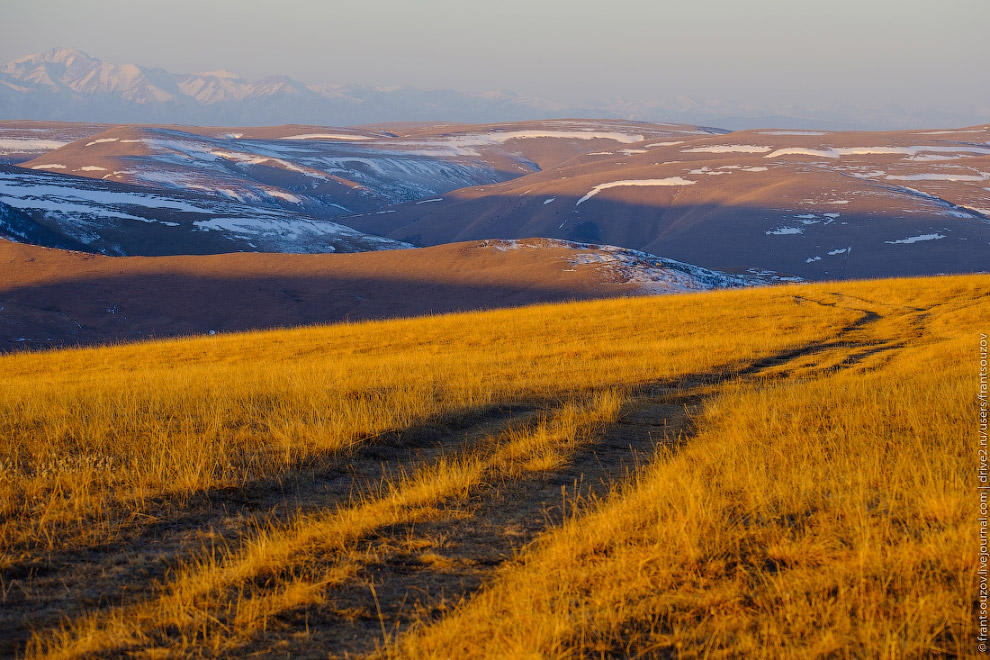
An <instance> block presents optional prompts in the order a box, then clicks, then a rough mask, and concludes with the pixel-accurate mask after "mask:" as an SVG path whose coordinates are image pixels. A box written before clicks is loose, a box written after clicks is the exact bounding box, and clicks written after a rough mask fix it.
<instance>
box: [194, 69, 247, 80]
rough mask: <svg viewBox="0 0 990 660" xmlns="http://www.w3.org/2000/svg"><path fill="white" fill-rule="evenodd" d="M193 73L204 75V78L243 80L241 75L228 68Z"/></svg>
mask: <svg viewBox="0 0 990 660" xmlns="http://www.w3.org/2000/svg"><path fill="white" fill-rule="evenodd" d="M192 75H194V76H202V77H203V78H227V79H231V80H242V78H241V77H240V76H239V75H237V74H236V73H234V72H232V71H227V70H226V69H219V70H217V71H200V72H198V73H194V74H192Z"/></svg>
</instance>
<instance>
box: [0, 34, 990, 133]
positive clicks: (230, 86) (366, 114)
mask: <svg viewBox="0 0 990 660" xmlns="http://www.w3.org/2000/svg"><path fill="white" fill-rule="evenodd" d="M336 64H338V63H337V62H328V67H327V68H328V70H330V71H333V70H334V66H335V65H336ZM334 75H337V76H341V75H344V74H340V73H336V74H334ZM338 82H339V81H338ZM650 84H653V83H650ZM555 117H583V118H617V119H629V120H640V121H676V122H681V123H688V124H706V125H712V126H722V127H725V128H731V129H736V130H738V129H744V128H766V127H777V128H827V129H833V130H834V129H849V130H852V129H877V128H911V127H915V126H923V125H927V126H931V125H934V124H935V123H937V124H938V125H963V124H966V123H972V122H974V121H979V119H978V118H979V117H982V115H981V114H980V112H979V111H978V109H974V108H972V107H970V106H969V105H966V104H960V106H959V109H958V111H957V112H956V113H955V114H954V115H953V114H952V112H944V111H943V112H942V113H941V114H940V115H939V116H938V118H937V119H936V118H935V117H934V116H933V115H931V114H928V113H926V112H923V111H919V110H918V109H911V108H907V109H905V108H901V107H897V106H894V105H892V104H888V105H885V106H884V107H875V108H874V107H870V108H866V107H864V108H858V107H853V106H852V105H851V104H850V103H848V102H842V103H840V102H836V103H835V104H833V105H830V106H829V105H821V104H819V105H815V106H813V107H811V106H807V105H800V104H790V105H756V104H753V103H752V102H748V103H739V102H735V101H732V100H730V99H719V100H700V99H696V98H693V97H691V96H688V95H685V94H680V93H675V92H673V91H671V92H670V94H668V95H667V98H666V100H663V101H649V102H647V101H641V100H639V101H637V100H630V99H625V98H603V99H600V100H594V101H590V100H589V101H586V102H583V103H581V104H567V103H560V102H556V101H553V100H549V99H544V98H535V97H533V96H525V95H520V94H517V93H514V92H511V91H488V92H483V93H469V92H463V91H456V90H453V89H432V90H423V89H416V88H413V87H408V86H405V87H398V88H376V87H371V86H367V85H360V84H329V83H328V82H327V81H317V83H316V84H314V83H309V82H305V83H304V82H300V81H298V80H294V79H292V78H290V77H289V76H287V75H276V76H270V77H267V78H264V79H261V80H257V81H248V80H245V79H244V78H242V77H240V76H239V75H238V74H237V73H236V72H230V71H224V70H220V71H209V72H203V73H189V74H186V73H172V72H169V71H166V70H164V69H160V68H149V67H145V66H140V65H138V64H116V63H110V62H104V61H101V60H99V59H97V58H95V57H91V56H89V55H87V54H86V53H83V52H82V51H79V50H75V49H72V48H53V49H51V50H48V51H46V52H44V53H40V54H34V55H28V56H25V57H21V58H18V59H15V60H13V61H11V62H9V63H8V64H6V65H5V66H3V67H0V118H2V119H46V120H66V121H94V122H114V123H144V124H148V123H151V124H157V123H182V124H200V125H214V126H232V125H240V126H245V125H272V124H285V123H310V124H320V125H336V126H347V125H355V124H366V123H373V122H396V121H436V120H442V121H452V122H464V123H487V122H506V121H520V120H524V119H541V118H542V119H550V118H555Z"/></svg>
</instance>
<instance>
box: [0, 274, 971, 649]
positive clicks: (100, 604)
mask: <svg viewBox="0 0 990 660" xmlns="http://www.w3.org/2000/svg"><path fill="white" fill-rule="evenodd" d="M988 291H990V279H988V278H987V277H978V276H974V277H952V278H928V279H915V280H893V281H882V282H861V283H842V284H828V285H805V286H789V287H781V288H772V289H761V290H750V291H734V292H717V293H708V294H701V295H690V296H676V297H667V298H642V299H627V300H611V301H599V302H590V303H577V304H567V305H551V306H539V307H531V308H523V309H517V310H506V311H498V312H485V313H473V314H459V315H451V316H444V317H436V318H423V319H410V320H403V321H392V322H381V323H363V324H354V325H341V326H332V327H321V328H308V329H298V330H290V331H279V332H267V333H249V334H243V335H231V336H220V337H210V338H201V339H188V340H181V341H169V342H158V343H149V344H139V345H129V346H119V347H111V348H101V349H87V350H73V351H61V352H53V353H40V354H22V355H13V356H6V357H4V358H2V359H0V371H2V372H3V373H4V379H3V381H2V382H0V410H2V411H3V412H2V415H0V436H2V437H4V438H5V439H6V440H7V441H6V442H5V443H4V444H3V445H2V446H0V464H2V465H3V472H2V476H0V506H2V510H0V576H2V577H3V583H2V585H0V586H2V591H0V593H2V598H3V601H4V602H5V603H7V605H8V606H9V607H10V608H11V610H10V611H12V612H18V613H21V614H19V615H18V616H21V617H23V620H24V621H26V622H27V623H26V624H23V626H22V627H21V628H17V626H16V625H15V624H14V623H13V621H14V619H13V618H6V619H0V625H4V626H10V631H11V635H10V639H12V640H14V641H12V642H11V643H10V644H9V645H8V646H7V647H5V648H7V649H8V650H13V652H16V653H19V654H24V653H26V654H27V655H28V656H30V657H49V658H73V657H103V656H116V655H122V654H131V655H135V656H138V657H141V656H143V657H170V656H211V657H212V656H230V655H248V654H258V653H260V654H263V655H280V654H281V655H297V654H310V655H313V656H319V657H326V655H327V654H328V653H331V654H341V653H344V652H350V653H357V654H360V653H367V652H377V653H380V654H384V655H389V656H408V657H465V658H467V657H471V658H474V657H534V658H535V657H547V658H570V657H575V658H576V657H600V656H603V655H604V656H627V655H628V656H633V655H637V654H644V655H647V656H649V655H664V654H671V655H675V656H679V657H726V658H729V657H747V656H774V657H799V658H800V657H809V658H810V657H819V656H822V655H831V656H843V657H873V656H884V657H917V656H927V655H949V656H952V655H968V654H970V653H971V652H972V649H973V647H974V632H973V626H972V624H971V621H972V601H971V597H970V594H971V593H972V586H973V584H974V580H975V565H976V544H975V542H973V540H974V539H975V538H976V527H975V525H976V519H975V515H971V514H972V513H973V512H972V507H971V506H970V505H969V504H968V502H969V500H968V499H967V497H968V495H969V493H968V491H967V480H966V475H967V474H968V473H969V472H970V471H971V470H972V466H971V465H970V464H969V463H970V460H971V458H972V456H971V455H970V454H971V453H972V452H971V451H970V450H971V449H972V448H971V447H970V446H969V445H968V444H967V442H968V441H967V439H966V438H967V435H966V434H967V433H968V432H969V431H970V430H971V427H972V426H973V424H974V416H973V414H972V410H971V409H970V408H971V406H970V404H971V403H972V401H973V400H974V396H975V377H974V369H975V364H976V355H975V351H976V349H975V346H976V342H977V340H978V332H979V331H980V330H981V329H982V330H984V331H985V327H986V326H985V319H986V318H990V302H988V297H987V293H988ZM981 325H982V327H981ZM685 405H686V406H687V407H686V408H685ZM634 408H635V409H636V410H640V411H643V410H661V409H662V410H663V411H665V412H664V414H663V416H664V417H665V419H664V421H663V423H667V422H669V423H670V424H671V426H670V427H669V428H670V429H671V432H670V433H668V434H667V436H668V437H666V438H665V437H664V433H663V429H662V428H660V430H659V431H658V430H657V428H653V430H652V431H650V434H649V435H647V431H646V430H645V427H642V429H640V427H637V426H636V425H635V424H629V423H627V422H628V421H629V420H628V419H627V418H628V415H629V414H630V413H629V412H628V411H630V410H632V409H634ZM513 410H516V411H517V412H515V413H514V412H512V411H513ZM678 411H680V412H678ZM667 418H669V419H667ZM677 418H684V419H683V420H682V422H680V426H678V425H677V424H678V422H677ZM472 420H474V421H472ZM479 420H481V421H479ZM476 422H477V423H476ZM658 424H659V422H658ZM423 429H427V430H428V431H429V433H430V434H431V435H430V437H431V439H432V440H431V443H429V446H428V447H419V448H413V447H411V446H407V445H405V444H404V443H405V442H406V441H407V440H408V439H409V438H411V437H418V436H416V435H415V434H416V433H420V434H422V433H424V432H426V431H424V430H423ZM678 429H681V432H678ZM617 430H621V431H622V433H625V434H627V436H628V437H633V436H635V435H636V434H639V435H640V436H644V437H645V438H646V440H647V442H648V444H649V445H650V446H654V447H655V448H656V451H655V456H654V457H653V458H652V460H649V461H646V462H645V463H644V464H642V465H640V466H639V468H638V469H636V470H635V471H634V472H633V473H632V474H631V475H630V476H629V478H627V479H625V480H619V481H613V482H611V483H610V484H606V491H605V492H604V495H603V497H601V498H592V499H588V500H584V501H574V500H572V501H571V503H570V505H569V506H570V507H571V509H572V510H571V511H570V513H569V514H568V515H567V516H566V520H564V522H563V523H562V524H559V525H558V524H556V522H554V521H553V520H551V519H550V518H547V520H546V522H545V523H542V524H540V525H538V527H539V529H536V531H535V532H533V534H530V535H529V536H525V537H520V538H521V540H522V541H527V540H530V539H532V540H533V542H532V543H529V544H526V545H518V546H516V547H517V551H518V555H517V556H516V557H515V558H514V559H511V560H510V561H504V560H502V561H497V562H488V563H482V564H477V563H475V564H473V565H471V566H467V565H468V564H471V563H472V562H471V557H472V556H473V555H472V552H474V550H472V548H475V547H476V546H469V545H468V544H467V543H466V542H464V543H461V544H460V546H459V547H461V549H462V552H461V554H460V555H457V553H456V552H454V550H456V549H457V548H456V547H455V546H457V543H455V542H454V541H453V540H451V539H455V538H461V537H457V536H456V534H462V536H463V533H464V532H463V530H464V529H469V528H470V527H471V526H479V525H484V524H491V525H494V526H495V527H498V526H499V525H501V526H502V527H505V528H506V529H507V528H508V527H509V522H507V521H508V520H509V519H510V518H511V520H513V521H518V520H520V519H527V518H531V517H532V515H531V514H532V513H534V512H538V511H539V510H540V507H544V506H545V504H546V502H547V501H549V498H548V497H544V498H543V499H540V498H541V497H543V496H542V495H539V492H538V491H539V488H538V486H539V484H541V483H544V484H545V483H549V482H548V481H547V480H549V479H552V478H553V476H554V475H561V474H569V473H568V472H567V470H568V466H569V465H573V464H575V461H578V460H579V457H580V456H582V455H584V453H587V452H589V451H593V450H594V449H595V448H596V447H598V446H599V445H600V444H601V443H602V442H603V440H602V439H603V438H605V437H606V436H608V435H609V434H612V433H616V432H618V431H617ZM629 434H632V435H629ZM623 437H626V436H623ZM385 438H392V439H393V440H396V439H397V441H396V443H395V445H394V446H392V447H391V449H390V450H389V453H388V455H387V457H386V458H385V459H382V458H381V457H380V456H377V455H376V454H375V452H376V451H378V450H377V449H375V448H376V447H379V446H380V445H381V443H382V442H383V441H384V440H383V439H385ZM414 449H415V451H414ZM382 460H388V461H389V462H390V465H389V466H387V467H381V465H380V464H381V461H382ZM604 460H605V459H599V462H602V461H604ZM373 466H374V467H375V469H372V467H373ZM379 468H380V469H379ZM603 469H604V468H603ZM326 470H345V471H346V470H350V476H349V477H348V479H347V482H348V483H350V484H351V485H350V486H348V487H347V489H345V490H343V491H342V492H341V493H336V492H334V493H331V492H330V490H326V492H323V493H322V494H321V493H318V492H315V491H316V490H318V489H317V488H315V486H314V487H313V488H310V487H309V486H307V484H308V483H313V484H317V483H323V482H318V480H317V477H316V476H313V475H317V474H322V472H321V471H326ZM582 470H584V468H582ZM583 474H584V472H582V475H583ZM602 474H603V475H604V472H603V473H602ZM365 476H367V477H368V479H366V480H365V479H363V478H362V477H365ZM588 476H589V481H590V480H591V479H590V477H591V476H593V474H592V472H589V473H588ZM307 479H313V480H314V481H312V482H309V481H307ZM290 482H291V483H292V484H294V486H292V488H291V490H292V492H293V493H294V494H293V496H292V498H289V497H288V496H285V497H282V495H281V494H282V493H285V492H288V490H290V488H289V486H288V485H287V484H289V483H290ZM300 484H301V485H300ZM516 484H518V486H515V485H516ZM325 488H330V487H329V486H327V487H325ZM513 488H516V490H513ZM551 490H552V489H551ZM311 491H312V492H311ZM569 492H572V493H573V492H575V490H574V489H571V491H569ZM230 493H234V494H237V493H240V494H242V495H243V496H244V497H245V498H247V497H248V496H249V495H250V496H251V497H254V496H256V495H257V496H258V497H262V496H264V497H267V498H268V499H263V500H262V501H263V503H265V504H264V506H269V505H270V506H271V510H265V509H264V506H261V507H258V510H254V509H251V510H250V511H249V508H248V507H247V506H246V505H244V504H243V503H241V502H240V501H237V502H234V501H233V500H229V498H228V499H227V500H224V499H223V498H224V497H227V496H228V494H230ZM300 493H302V494H300ZM328 493H329V494H328ZM506 493H509V494H511V497H510V495H506ZM527 493H529V494H530V495H531V497H530V498H529V499H530V500H531V501H529V502H528V503H527V502H526V499H527ZM259 494H260V495H259ZM495 496H501V497H503V498H508V499H505V501H504V503H503V504H499V505H498V506H495V507H489V508H487V509H486V507H485V501H486V500H487V499H490V498H493V497H495ZM231 497H233V496H231ZM238 497H240V496H238ZM217 498H220V499H221V500H223V502H224V506H227V504H226V503H227V502H228V501H230V502H234V504H236V506H234V504H231V506H232V507H233V508H232V510H231V511H230V512H227V511H224V512H223V515H221V514H220V513H218V512H217V511H216V509H217V508H218V506H219V505H218V504H217V501H218V499H217ZM289 499H291V501H292V504H291V505H290V504H288V503H287V502H288V501H289ZM565 499H566V497H565ZM280 501H284V502H286V503H285V504H284V506H282V507H281V509H279V504H278V503H279V502H280ZM565 505H566V502H565ZM527 507H529V508H527ZM277 509H278V510H277ZM501 509H504V510H505V511H502V510H501ZM513 512H514V513H515V514H516V517H515V518H512V517H511V516H508V517H506V518H505V520H502V518H499V516H501V515H503V514H506V515H508V513H513ZM228 513H229V514H230V515H227V514H228ZM194 514H195V515H194ZM235 514H236V515H235ZM197 516H198V517H197ZM493 521H495V522H493ZM500 521H501V522H500ZM513 524H515V523H513ZM225 525H226V527H225ZM169 526H171V527H169ZM173 528H176V529H180V528H181V529H180V531H182V534H178V533H177V532H175V529H173ZM162 529H166V530H168V533H167V534H166V533H165V532H162V531H161V530H162ZM456 530H461V531H457V532H456V533H455V531H456ZM156 535H157V536H156ZM166 537H167V538H168V539H170V540H169V541H168V543H164V544H163V545H161V546H160V549H158V550H156V549H155V547H154V545H153V544H154V543H156V542H161V539H162V538H166ZM445 539H446V540H445ZM149 544H151V548H150V549H149V548H148V546H149ZM124 547H126V548H140V549H141V552H143V553H144V555H147V556H152V555H155V554H156V552H157V554H159V555H161V556H163V557H164V561H165V565H164V567H161V566H159V567H158V568H156V569H155V570H154V571H151V570H149V571H146V572H145V573H141V578H140V580H139V582H140V583H139V584H135V585H133V588H130V589H128V588H124V587H122V586H121V585H120V584H118V583H119V582H123V581H126V580H134V579H135V578H134V577H133V575H134V574H133V573H124V577H121V578H119V579H117V582H114V580H113V578H112V576H111V577H110V578H106V579H104V580H103V581H102V582H100V584H108V585H114V588H113V589H111V592H112V593H110V594H109V595H102V596H97V597H93V596H92V595H90V596H87V597H84V596H82V595H80V594H83V593H84V592H85V588H84V587H85V584H86V583H87V580H86V578H85V576H82V577H80V576H79V575H77V574H76V573H78V572H79V571H83V572H85V571H86V570H94V571H103V572H104V573H105V572H106V571H107V570H108V569H107V568H106V566H107V565H108V562H109V561H110V558H111V556H112V554H113V549H114V548H118V549H119V548H124ZM477 547H478V548H480V546H477ZM478 552H481V550H480V549H479V550H478ZM86 553H89V554H86ZM455 555H456V556H455ZM397 558H401V559H402V561H403V562H405V563H403V564H402V565H403V566H404V567H406V568H403V569H402V570H403V571H407V572H408V571H410V570H413V569H409V568H408V566H409V565H415V567H416V568H415V570H416V571H422V575H423V576H427V575H429V576H433V577H436V576H438V575H440V576H448V577H449V576H450V575H454V574H456V575H457V576H459V577H458V579H460V580H461V582H459V583H458V584H460V585H461V587H459V591H457V590H454V591H456V593H452V594H451V596H449V597H446V598H436V597H433V596H429V597H423V598H419V599H418V600H416V598H413V596H411V595H410V592H409V590H408V589H405V588H403V589H399V588H398V587H390V585H389V581H388V580H384V581H381V580H380V581H379V582H378V584H377V591H376V584H375V582H374V579H369V576H374V575H377V576H379V578H381V577H382V576H384V577H385V578H387V577H388V576H396V575H400V574H401V571H398V569H395V566H396V562H397V561H398V559H397ZM87 566H89V568H87ZM39 567H40V568H39ZM389 567H392V568H389ZM42 568H43V569H44V570H42ZM74 571H75V572H76V573H73V572H74ZM390 571H391V572H390ZM417 575H420V574H419V573H417ZM465 576H467V577H465ZM125 577H126V580H125ZM59 579H61V580H62V581H63V583H64V584H65V585H68V586H65V587H64V589H65V591H66V594H67V595H66V596H64V598H63V599H62V600H61V601H58V602H59V603H64V604H65V605H68V606H70V607H72V608H78V607H82V611H79V612H76V613H72V614H71V615H70V616H68V618H66V619H64V620H63V621H62V623H59V618H58V617H57V616H54V615H52V614H51V613H50V612H49V613H44V612H42V613H38V614H33V615H32V614H31V610H32V607H36V606H37V605H38V604H39V603H46V604H49V600H51V598H49V596H48V595H47V594H46V589H48V588H50V586H51V585H52V584H56V583H57V580H59ZM94 579H95V578H94ZM101 579H102V578H101ZM424 579H425V578H424ZM431 579H432V578H431ZM472 580H473V581H472ZM443 584H445V585H447V584H452V583H450V582H443ZM362 585H364V586H362ZM464 585H467V586H464ZM125 586H126V585H125ZM365 587H368V588H365ZM358 591H360V594H363V595H355V594H356V593H357V592H358ZM417 598H418V597H417ZM413 600H415V603H417V604H416V606H415V607H413V606H412V605H410V604H409V603H412V601H413ZM400 601H401V603H400ZM396 603H400V604H398V605H397V604H396ZM49 605H50V604H49ZM393 605H394V606H393ZM417 608H419V609H417ZM71 611H72V610H68V611H65V612H64V613H65V614H66V615H69V613H70V612H71ZM32 617H33V618H32ZM311 621H313V622H314V625H312V626H311V625H310V623H311ZM353 621H357V622H358V623H353ZM304 622H305V623H304ZM362 622H363V623H362ZM347 626H351V628H348V627H347ZM355 626H356V627H355ZM28 629H31V630H33V631H34V632H33V636H32V637H31V638H30V640H29V639H28V637H27V632H26V631H27V630H28ZM346 630H356V631H357V633H355V634H356V635H357V636H358V637H361V639H354V640H349V641H348V640H344V639H343V637H342V635H343V632H341V631H346ZM327 631H330V632H327ZM376 647H380V648H379V649H378V650H377V651H375V648H376Z"/></svg>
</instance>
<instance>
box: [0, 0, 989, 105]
mask: <svg viewBox="0 0 990 660" xmlns="http://www.w3.org/2000/svg"><path fill="white" fill-rule="evenodd" d="M0 18H2V19H3V20H2V25H3V30H2V34H3V39H2V41H0V60H2V61H4V62H6V61H9V60H11V59H14V58H16V57H19V56H22V55H26V54H29V53H35V52H40V51H43V50H47V49H49V48H51V47H53V46H66V47H74V48H79V49H82V50H84V51H86V52H88V53H89V54H90V55H92V56H94V57H97V58H100V59H103V60H107V61H111V62H116V63H135V64H142V65H145V66H157V67H163V68H166V69H169V70H171V71H175V72H195V71H206V70H216V69H221V68H224V69H229V70H231V71H234V72H235V73H238V74H240V75H242V76H243V77H245V78H248V79H257V78H260V77H263V76H266V75H269V74H275V73H286V74H288V75H290V76H292V77H294V78H296V79H298V80H302V81H304V82H311V83H323V82H325V83H364V84H368V85H374V86H393V85H412V86H416V87H421V88H441V87H449V88H455V89H460V90H465V91H485V90H494V89H506V90H513V91H516V92H519V93H523V94H527V95H531V96H536V97H540V98H546V99H550V100H556V101H563V102H567V103H584V102H588V101H590V100H595V99H602V98H606V97H622V98H625V99H629V100H631V101H638V102H670V101H671V100H673V99H675V98H677V97H678V96H689V97H693V98H695V99H698V100H701V101H704V102H709V103H710V102H717V101H720V100H722V101H732V102H734V103H736V104H746V105H749V106H751V110H752V111H753V112H760V111H764V110H765V111H767V112H771V111H773V109H774V108H779V107H783V106H793V105H804V106H812V107H814V106H824V105H829V106H833V107H834V106H840V107H841V106H854V107H881V106H885V105H887V104H896V105H900V106H901V107H902V108H906V109H909V110H917V111H922V110H926V111H928V110H931V111H935V112H945V113H950V112H957V113H958V111H960V109H963V110H965V109H967V108H975V109H977V110H978V111H979V112H990V38H988V37H987V34H988V32H987V30H988V26H990V0H813V1H812V0H707V1H705V2H699V1H697V0H680V1H677V2H667V1H663V0H654V1H652V2H651V1H632V0H601V1H599V2H589V1H586V0H499V1H498V2H495V1H490V0H488V1H484V2H482V1H480V0H422V1H415V0H349V1H347V2H321V1H317V0H279V1H278V2H272V1H271V0H264V1H258V0H239V1H234V0H169V1H168V2H146V1H142V0H84V1H83V0H28V1H26V2H22V1H20V0H0ZM981 121H990V117H984V118H983V119H982V120H981Z"/></svg>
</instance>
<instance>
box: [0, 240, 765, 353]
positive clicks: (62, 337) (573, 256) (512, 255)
mask: <svg viewBox="0 0 990 660" xmlns="http://www.w3.org/2000/svg"><path fill="white" fill-rule="evenodd" d="M0 272H2V273H3V279H2V281H0V352H7V351H15V350H23V349H39V348H50V347H58V346H73V345H85V344H100V343H102V344H106V343H117V342H121V341H134V340H139V339H146V338H149V337H170V336H179V335H191V334H192V335H195V334H206V333H216V332H233V331H237V330H249V329H254V328H274V327H283V328H284V327H293V326H300V325H312V324H324V323H334V322H341V321H359V320H363V319H374V318H394V317H402V316H419V315H428V314H440V313H445V312H452V311H462V310H472V309H487V308H496V307H510V306H520V305H529V304H534V303H540V302H550V301H565V300H576V299H588V298H602V297H611V296H619V295H637V294H643V293H654V294H659V293H679V292H686V291H701V290H708V289H715V288H731V287H739V286H752V285H754V284H762V283H766V282H768V281H770V280H767V279H761V278H757V277H739V276H730V275H725V274H723V273H717V272H713V271H709V270H706V269H702V268H696V267H693V266H690V265H688V264H682V263H678V262H674V261H671V260H668V259H661V258H658V257H654V256H652V255H647V254H643V253H638V252H634V251H630V250H621V249H618V248H609V247H606V246H598V245H583V244H576V243H568V242H565V241H546V240H528V241H475V242H469V243H457V244H450V245H443V246H439V247H432V248H424V249H417V250H395V251H385V252H366V253H359V254H319V255H292V254H221V255H212V256H175V257H154V258H149V257H126V258H125V257H105V256H100V255H92V254H84V253H79V252H66V251H62V250H55V249H48V248H41V247H37V246H33V245H22V244H17V243H11V242H8V241H3V240H0Z"/></svg>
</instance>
